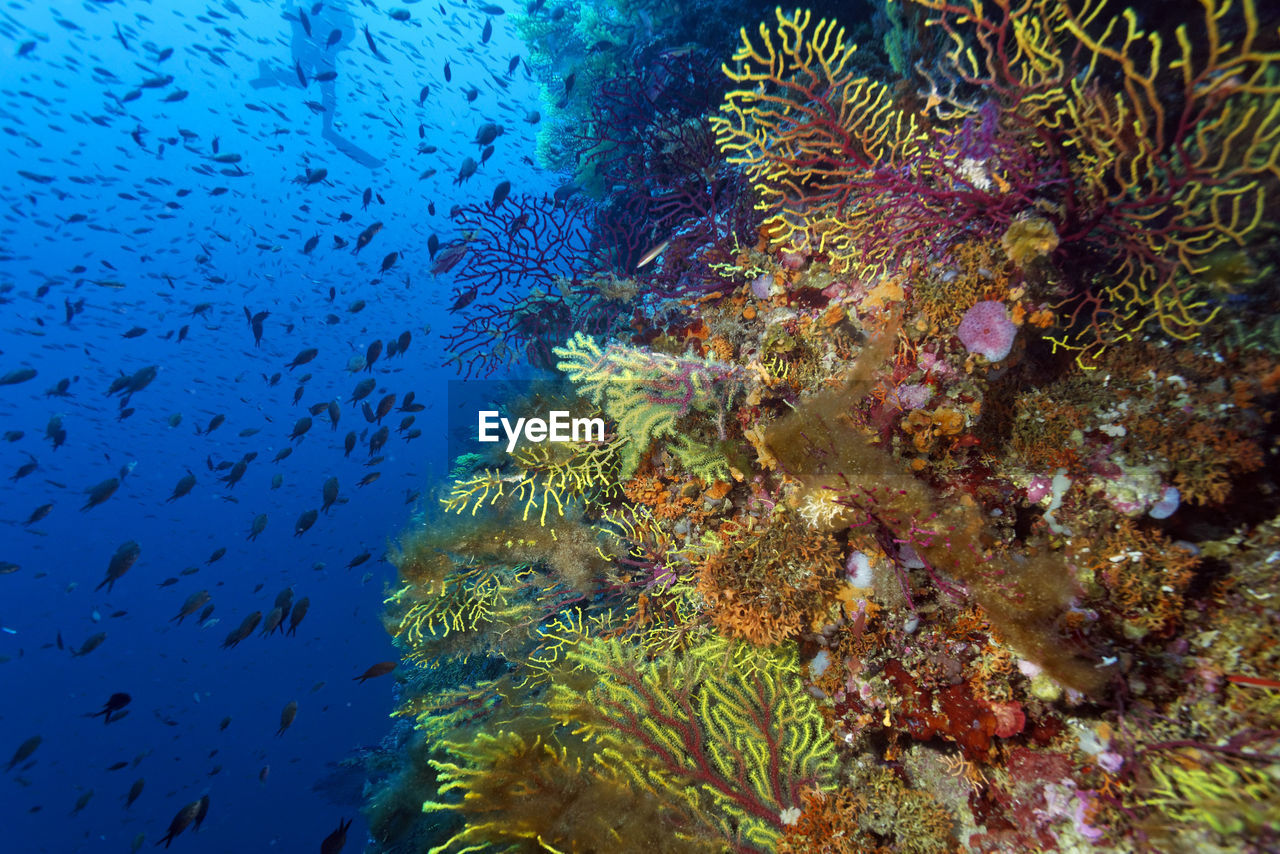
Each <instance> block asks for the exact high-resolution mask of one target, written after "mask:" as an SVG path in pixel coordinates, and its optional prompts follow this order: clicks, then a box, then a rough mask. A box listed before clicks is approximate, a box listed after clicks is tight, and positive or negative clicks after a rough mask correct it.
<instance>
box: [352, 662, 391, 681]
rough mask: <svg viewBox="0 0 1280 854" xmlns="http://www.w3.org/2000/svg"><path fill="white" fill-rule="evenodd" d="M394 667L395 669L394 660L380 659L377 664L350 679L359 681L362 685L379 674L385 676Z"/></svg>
mask: <svg viewBox="0 0 1280 854" xmlns="http://www.w3.org/2000/svg"><path fill="white" fill-rule="evenodd" d="M395 669H396V662H394V661H380V662H378V663H377V664H375V665H373V666H372V667H370V668H369V669H368V670H366V671H365V672H364V673H361V674H360V675H359V676H357V677H355V678H354V679H352V680H351V681H352V682H359V683H360V684H361V685H363V684H364V683H365V682H367V681H368V680H370V679H376V678H377V677H379V676H386V675H387V674H388V673H390V672H391V671H392V670H395Z"/></svg>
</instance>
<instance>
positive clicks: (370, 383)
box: [347, 377, 378, 403]
mask: <svg viewBox="0 0 1280 854" xmlns="http://www.w3.org/2000/svg"><path fill="white" fill-rule="evenodd" d="M377 387H378V381H377V380H376V379H374V378H373V377H369V378H368V379H365V380H361V381H360V382H359V383H357V384H356V387H355V389H354V390H353V391H352V392H351V400H349V401H347V402H348V403H357V402H359V401H361V400H364V399H365V398H366V397H368V396H369V395H370V394H372V393H373V390H374V389H375V388H377Z"/></svg>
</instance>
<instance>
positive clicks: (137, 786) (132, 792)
mask: <svg viewBox="0 0 1280 854" xmlns="http://www.w3.org/2000/svg"><path fill="white" fill-rule="evenodd" d="M144 785H146V781H145V780H143V779H142V778H141V777H139V778H138V779H137V780H134V781H133V785H132V786H130V787H129V794H127V795H125V800H124V808H125V809H128V808H129V807H131V806H133V802H134V801H136V800H137V799H138V797H139V796H140V795H141V794H142V787H143V786H144Z"/></svg>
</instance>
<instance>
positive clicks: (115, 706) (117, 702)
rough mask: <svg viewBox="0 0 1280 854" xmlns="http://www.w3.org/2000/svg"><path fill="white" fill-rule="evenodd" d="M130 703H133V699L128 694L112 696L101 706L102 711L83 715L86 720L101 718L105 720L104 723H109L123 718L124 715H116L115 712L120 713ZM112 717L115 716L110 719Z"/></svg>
mask: <svg viewBox="0 0 1280 854" xmlns="http://www.w3.org/2000/svg"><path fill="white" fill-rule="evenodd" d="M131 702H133V698H132V697H130V696H129V695H128V694H124V693H116V694H112V695H111V696H110V697H109V698H107V702H105V703H103V704H102V711H100V712H94V713H93V714H91V715H85V717H86V718H97V717H102V718H104V719H105V720H104V722H105V723H111V722H112V721H113V720H119V719H120V718H122V717H124V715H116V712H118V711H120V710H121V709H123V708H124V707H125V706H127V705H129V703H131ZM112 715H115V717H112Z"/></svg>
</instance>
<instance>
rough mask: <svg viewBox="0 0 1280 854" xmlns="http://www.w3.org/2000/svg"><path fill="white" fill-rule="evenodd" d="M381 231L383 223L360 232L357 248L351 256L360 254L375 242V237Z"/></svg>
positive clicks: (376, 223) (377, 223) (375, 224)
mask: <svg viewBox="0 0 1280 854" xmlns="http://www.w3.org/2000/svg"><path fill="white" fill-rule="evenodd" d="M379 231H382V223H380V222H375V223H374V224H373V225H371V226H369V227H368V228H366V229H365V230H364V231H362V232H360V235H359V236H358V237H357V238H356V248H355V249H354V250H352V253H351V254H352V255H356V254H359V252H360V250H361V249H363V248H365V247H366V246H368V245H369V243H370V241H372V240H373V238H374V236H375V235H377V233H378V232H379Z"/></svg>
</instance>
